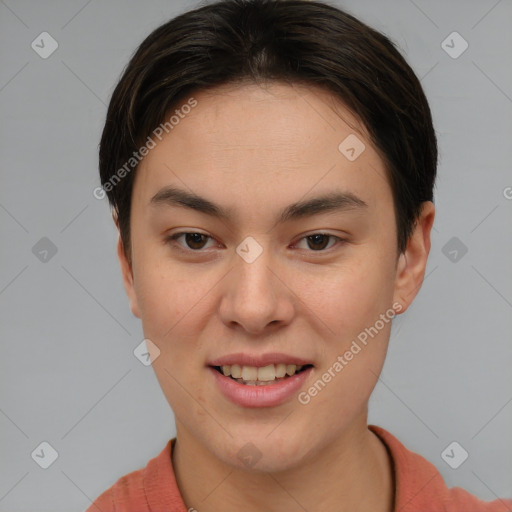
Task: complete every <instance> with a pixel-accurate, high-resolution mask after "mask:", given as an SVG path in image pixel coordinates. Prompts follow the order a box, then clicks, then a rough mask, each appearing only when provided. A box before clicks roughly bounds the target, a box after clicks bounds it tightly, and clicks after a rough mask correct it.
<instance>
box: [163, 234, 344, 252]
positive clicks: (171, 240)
mask: <svg viewBox="0 0 512 512" xmlns="http://www.w3.org/2000/svg"><path fill="white" fill-rule="evenodd" d="M185 235H202V236H204V237H206V238H207V239H210V240H214V239H213V238H212V237H211V236H209V235H206V234H205V233H201V232H199V231H181V232H179V233H175V234H174V235H170V236H168V237H167V238H166V242H167V243H175V242H176V240H178V239H179V238H181V237H182V236H185ZM317 235H321V236H324V237H328V238H329V239H336V240H337V242H336V243H334V244H332V245H331V246H330V247H329V243H327V249H326V248H324V249H320V250H317V251H315V250H313V249H310V250H307V252H311V253H325V252H327V251H329V250H330V249H332V248H333V247H335V246H336V245H338V244H340V243H341V244H343V243H345V242H346V240H344V239H342V238H340V237H339V236H335V235H331V234H330V233H322V232H317V233H312V234H311V235H306V236H304V237H302V238H301V239H300V240H299V242H301V241H302V240H306V239H307V238H309V237H313V236H317ZM297 243H298V242H297ZM178 248H179V249H180V250H182V251H184V252H190V253H201V252H205V250H203V248H201V249H191V248H185V247H183V246H182V245H181V244H178Z"/></svg>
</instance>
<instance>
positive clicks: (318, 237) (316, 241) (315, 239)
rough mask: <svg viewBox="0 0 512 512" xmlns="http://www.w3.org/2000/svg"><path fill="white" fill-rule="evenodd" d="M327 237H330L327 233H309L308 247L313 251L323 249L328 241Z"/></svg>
mask: <svg viewBox="0 0 512 512" xmlns="http://www.w3.org/2000/svg"><path fill="white" fill-rule="evenodd" d="M329 238H332V237H331V236H329V235H322V234H320V233H318V234H315V235H310V236H308V237H307V240H308V247H309V248H310V249H313V250H315V251H317V250H320V251H321V250H322V249H325V247H326V246H327V244H328V243H329Z"/></svg>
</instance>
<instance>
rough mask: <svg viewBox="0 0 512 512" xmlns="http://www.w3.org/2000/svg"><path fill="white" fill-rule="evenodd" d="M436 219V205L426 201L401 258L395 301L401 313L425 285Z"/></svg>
mask: <svg viewBox="0 0 512 512" xmlns="http://www.w3.org/2000/svg"><path fill="white" fill-rule="evenodd" d="M434 217H435V207H434V203H432V202H431V201H425V202H424V203H423V204H422V210H421V214H420V216H419V218H418V220H417V222H416V225H415V227H414V230H413V233H412V234H411V237H410V238H409V241H408V243H407V247H406V249H405V251H404V252H403V253H402V254H400V256H399V259H398V264H397V270H396V278H395V292H394V297H393V299H394V302H397V303H399V304H400V305H401V306H402V309H401V310H400V313H403V312H404V311H406V310H407V309H408V308H409V306H410V305H411V303H412V301H413V300H414V297H416V295H417V293H418V292H419V290H420V288H421V285H422V283H423V279H424V277H425V269H426V266H427V258H428V254H429V252H430V245H431V243H430V232H431V230H432V226H433V224H434Z"/></svg>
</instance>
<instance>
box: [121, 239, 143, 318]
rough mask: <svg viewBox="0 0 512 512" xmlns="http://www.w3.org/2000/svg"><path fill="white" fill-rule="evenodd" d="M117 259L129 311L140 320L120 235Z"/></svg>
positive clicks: (129, 264) (137, 303)
mask: <svg viewBox="0 0 512 512" xmlns="http://www.w3.org/2000/svg"><path fill="white" fill-rule="evenodd" d="M117 257H118V258H119V263H120V265H121V274H122V276H123V283H124V289H125V290H126V295H128V299H129V301H130V309H131V310H132V313H133V314H134V315H135V316H136V317H137V318H140V309H139V302H138V300H137V293H136V291H135V286H134V279H133V270H132V264H131V263H130V261H128V257H127V256H126V252H125V250H124V245H123V241H122V239H121V235H119V239H118V241H117Z"/></svg>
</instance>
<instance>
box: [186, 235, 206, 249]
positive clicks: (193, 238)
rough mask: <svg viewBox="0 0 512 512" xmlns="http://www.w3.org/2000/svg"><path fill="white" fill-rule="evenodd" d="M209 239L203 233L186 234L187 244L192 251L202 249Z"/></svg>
mask: <svg viewBox="0 0 512 512" xmlns="http://www.w3.org/2000/svg"><path fill="white" fill-rule="evenodd" d="M207 238H208V237H207V236H206V235H203V234H201V233H185V243H186V244H187V246H188V247H190V248H191V249H202V248H203V247H204V245H205V242H206V240H205V239H207Z"/></svg>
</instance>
